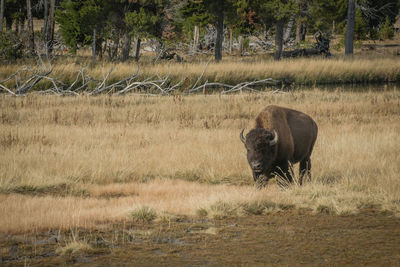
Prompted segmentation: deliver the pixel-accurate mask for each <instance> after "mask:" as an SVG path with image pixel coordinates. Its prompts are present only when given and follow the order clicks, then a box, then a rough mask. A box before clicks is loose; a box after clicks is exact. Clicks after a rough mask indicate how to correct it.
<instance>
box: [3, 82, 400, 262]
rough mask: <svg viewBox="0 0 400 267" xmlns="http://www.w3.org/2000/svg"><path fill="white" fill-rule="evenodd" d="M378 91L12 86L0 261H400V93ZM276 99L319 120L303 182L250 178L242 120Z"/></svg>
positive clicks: (248, 122)
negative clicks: (147, 91)
mask: <svg viewBox="0 0 400 267" xmlns="http://www.w3.org/2000/svg"><path fill="white" fill-rule="evenodd" d="M375 89H376V90H373V91H365V92H350V91H343V90H341V89H339V88H338V89H337V90H332V91H326V90H319V89H312V90H304V91H292V92H287V93H277V94H269V93H266V94H239V95H232V96H226V95H207V96H203V95H195V96H182V95H176V96H166V97H158V96H157V97H151V96H138V95H129V96H125V97H110V96H98V97H85V96H80V97H74V98H70V97H64V98H60V97H56V96H39V95H34V94H32V95H29V96H27V97H23V98H16V97H9V96H6V95H1V96H0V109H1V111H0V112H1V114H0V149H1V152H2V153H1V154H0V170H1V171H0V214H3V215H5V216H0V232H1V233H2V234H1V235H0V244H1V252H2V253H0V254H2V255H3V256H2V259H1V260H2V261H3V263H5V264H24V262H25V263H26V262H28V263H32V264H34V263H37V264H39V262H41V264H42V263H43V262H42V261H44V262H46V261H47V260H48V262H49V264H50V263H51V262H57V263H62V262H69V263H74V262H75V263H77V264H79V263H82V261H83V262H85V261H87V262H88V263H90V262H92V263H96V261H97V260H101V259H103V262H109V263H110V264H112V263H113V262H118V261H117V259H118V258H119V259H128V258H129V257H136V260H137V262H138V263H143V264H145V263H148V264H149V263H151V262H154V261H155V262H158V263H160V264H162V263H167V262H174V259H175V260H177V261H176V262H177V263H182V264H185V263H190V262H193V261H191V260H192V259H199V261H194V262H195V263H199V264H206V263H211V264H218V263H223V262H231V263H246V262H249V263H257V261H256V260H257V259H259V260H260V262H269V263H272V264H273V263H275V264H282V263H283V264H284V263H287V264H291V263H292V264H294V263H296V262H299V261H296V259H298V260H299V259H301V257H303V258H302V259H304V260H305V261H306V262H305V263H307V262H308V263H314V264H323V263H324V262H328V263H329V262H330V263H333V264H334V263H337V264H341V263H349V262H350V263H351V262H355V261H356V262H357V263H360V264H361V263H368V262H369V263H374V262H375V263H387V264H390V263H391V262H394V261H398V255H399V253H398V250H397V254H396V248H398V245H399V244H398V240H396V239H395V238H393V237H394V236H398V234H396V233H398V232H399V229H400V227H399V226H398V225H399V224H398V219H397V218H398V215H399V214H400V193H399V192H400V178H399V171H400V164H399V162H400V135H399V133H400V92H399V91H398V89H397V88H388V87H383V86H382V88H375ZM268 104H277V105H282V106H286V107H291V108H294V109H298V110H301V111H303V112H305V113H307V114H309V115H311V116H312V117H313V118H314V119H315V121H316V122H317V124H318V126H319V136H318V140H317V143H316V146H315V149H314V153H313V155H312V161H313V168H312V175H313V180H312V182H310V183H307V184H305V185H304V186H302V187H300V186H297V185H293V186H290V187H289V188H287V189H285V190H282V189H280V188H279V187H278V186H277V185H276V183H274V182H272V183H271V184H270V185H268V186H267V187H266V188H264V189H262V190H258V189H256V188H255V187H254V185H253V182H252V177H251V172H250V169H249V167H248V164H247V162H246V155H245V149H244V148H243V145H242V143H241V142H240V140H239V132H240V130H241V129H242V128H243V127H246V129H250V128H251V127H252V125H253V119H254V117H255V116H256V115H257V114H258V112H259V111H260V110H261V109H262V108H263V107H264V106H266V105H268ZM61 236H62V238H61ZM55 240H57V241H59V242H55ZM101 240H103V241H101ZM290 240H291V241H290ZM310 240H311V241H310ZM253 241H254V242H253ZM243 242H244V243H243ZM268 242H269V243H268ZM288 242H289V243H288ZM290 242H291V243H290ZM357 242H358V243H357ZM396 242H397V243H396ZM306 243H308V244H310V245H309V246H306V248H304V246H305V244H306ZM223 244H225V247H224V246H223ZM243 244H245V246H244V245H243ZM288 244H289V245H288ZM346 244H347V245H346ZM223 247H224V248H225V249H227V250H228V251H232V254H231V255H230V257H229V256H228V255H225V254H223V253H222V254H218V253H216V252H218V251H221V250H218V249H216V250H214V252H213V250H212V248H223ZM247 248H248V249H247ZM274 248H276V250H275V251H274ZM339 248H340V249H339ZM132 251H133V252H132ZM182 251H183V252H182ZM184 251H186V252H184ZM293 251H296V252H293ZM304 251H306V252H307V251H308V252H307V253H309V254H308V255H309V257H306V258H304V253H303V254H301V253H300V252H304ZM274 253H276V254H274ZM285 253H286V254H285ZM293 253H294V254H293ZM217 254H218V255H217ZM343 254H345V255H346V256H345V257H343ZM224 255H225V256H224ZM238 255H246V257H247V258H246V257H245V258H243V259H240V258H239V256H238ZM255 255H256V257H255ZM262 255H263V256H262ZM274 255H275V256H274ZM291 255H297V256H293V257H290V256H291ZM302 255H303V256H302ZM321 255H326V259H325V258H324V257H323V256H321ZM372 255H373V256H374V257H372ZM285 256H286V257H285ZM107 257H108V258H107ZM171 257H172V258H171ZM373 258H374V259H375V260H373ZM131 259H132V258H131ZM203 259H204V261H203ZM229 259H231V261H230V260H229ZM245 259H247V261H246V260H245ZM251 259H253V260H251ZM360 259H362V260H360ZM164 260H165V261H164ZM289 260H290V261H289ZM292 260H293V261H292ZM325 260H326V261H325ZM121 262H123V261H122V260H121Z"/></svg>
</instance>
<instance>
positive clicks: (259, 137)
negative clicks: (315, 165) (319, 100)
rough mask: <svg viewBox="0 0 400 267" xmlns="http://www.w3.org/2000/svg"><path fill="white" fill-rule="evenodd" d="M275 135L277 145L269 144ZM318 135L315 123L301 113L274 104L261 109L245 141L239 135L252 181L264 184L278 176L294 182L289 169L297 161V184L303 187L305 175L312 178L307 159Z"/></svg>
mask: <svg viewBox="0 0 400 267" xmlns="http://www.w3.org/2000/svg"><path fill="white" fill-rule="evenodd" d="M274 133H276V134H277V143H276V144H272V143H274V142H273V141H272V140H273V139H274V138H275V136H274ZM317 134H318V127H317V124H316V123H315V121H314V120H313V119H312V118H311V117H310V116H308V115H306V114H304V113H302V112H300V111H296V110H293V109H288V108H284V107H278V106H273V105H271V106H267V107H266V108H264V109H263V110H262V111H261V112H260V114H259V115H258V116H257V118H256V123H255V128H254V129H252V130H250V132H249V133H248V134H247V135H246V138H243V136H242V134H241V139H242V141H243V142H244V144H245V147H246V149H247V159H248V161H249V164H250V167H251V168H252V170H253V177H254V180H255V181H256V182H258V183H260V184H265V183H266V182H267V181H268V180H269V179H270V178H271V177H273V175H274V174H278V175H279V176H280V177H281V178H284V179H286V180H287V182H293V178H292V176H291V172H290V171H289V169H290V166H291V164H294V163H297V162H300V177H299V183H300V184H302V182H303V177H304V175H305V174H307V176H308V177H309V179H311V174H310V169H311V159H310V156H311V153H312V150H313V147H314V144H315V141H316V139H317ZM275 140H276V139H275ZM271 141H272V142H271Z"/></svg>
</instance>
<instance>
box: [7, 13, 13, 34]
mask: <svg viewBox="0 0 400 267" xmlns="http://www.w3.org/2000/svg"><path fill="white" fill-rule="evenodd" d="M12 23H13V19H12V18H11V17H10V16H6V30H7V31H11V27H12Z"/></svg>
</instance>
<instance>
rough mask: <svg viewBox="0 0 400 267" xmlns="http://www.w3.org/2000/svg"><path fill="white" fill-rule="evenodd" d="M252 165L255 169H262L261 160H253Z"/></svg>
mask: <svg viewBox="0 0 400 267" xmlns="http://www.w3.org/2000/svg"><path fill="white" fill-rule="evenodd" d="M250 165H251V168H252V169H253V170H261V169H262V165H261V162H258V161H253V162H252V163H251V164H250Z"/></svg>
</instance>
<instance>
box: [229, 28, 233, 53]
mask: <svg viewBox="0 0 400 267" xmlns="http://www.w3.org/2000/svg"><path fill="white" fill-rule="evenodd" d="M232 46H233V31H232V29H229V54H232Z"/></svg>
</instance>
